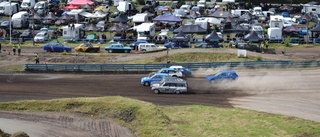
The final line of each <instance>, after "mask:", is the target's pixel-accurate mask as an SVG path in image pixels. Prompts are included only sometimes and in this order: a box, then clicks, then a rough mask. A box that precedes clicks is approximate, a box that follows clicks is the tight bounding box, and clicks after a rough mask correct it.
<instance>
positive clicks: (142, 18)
mask: <svg viewBox="0 0 320 137" xmlns="http://www.w3.org/2000/svg"><path fill="white" fill-rule="evenodd" d="M147 15H148V14H144V13H141V14H136V15H134V16H133V18H132V22H133V23H134V26H137V25H140V24H141V23H144V22H148V16H147Z"/></svg>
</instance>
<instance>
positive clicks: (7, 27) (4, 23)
mask: <svg viewBox="0 0 320 137" xmlns="http://www.w3.org/2000/svg"><path fill="white" fill-rule="evenodd" d="M10 24H11V27H12V22H11V21H3V22H1V24H0V27H1V28H3V29H9V28H10Z"/></svg>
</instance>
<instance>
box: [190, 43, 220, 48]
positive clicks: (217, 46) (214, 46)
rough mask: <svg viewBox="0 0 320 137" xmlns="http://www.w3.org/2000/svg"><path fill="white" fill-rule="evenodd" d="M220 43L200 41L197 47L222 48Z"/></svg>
mask: <svg viewBox="0 0 320 137" xmlns="http://www.w3.org/2000/svg"><path fill="white" fill-rule="evenodd" d="M220 47H221V46H219V44H218V43H216V44H213V43H200V44H198V45H195V48H220Z"/></svg>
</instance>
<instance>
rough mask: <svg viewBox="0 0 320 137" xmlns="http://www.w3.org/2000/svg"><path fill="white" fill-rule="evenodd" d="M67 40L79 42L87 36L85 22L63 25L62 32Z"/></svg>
mask: <svg viewBox="0 0 320 137" xmlns="http://www.w3.org/2000/svg"><path fill="white" fill-rule="evenodd" d="M62 36H63V39H64V41H65V42H78V41H79V40H81V39H82V38H84V36H85V31H84V25H83V24H72V25H68V26H64V27H63V33H62Z"/></svg>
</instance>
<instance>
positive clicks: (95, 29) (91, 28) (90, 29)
mask: <svg viewBox="0 0 320 137" xmlns="http://www.w3.org/2000/svg"><path fill="white" fill-rule="evenodd" d="M85 30H86V31H98V30H99V28H98V27H97V26H96V25H94V24H92V23H91V24H89V25H88V26H87V27H86V28H85Z"/></svg>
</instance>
